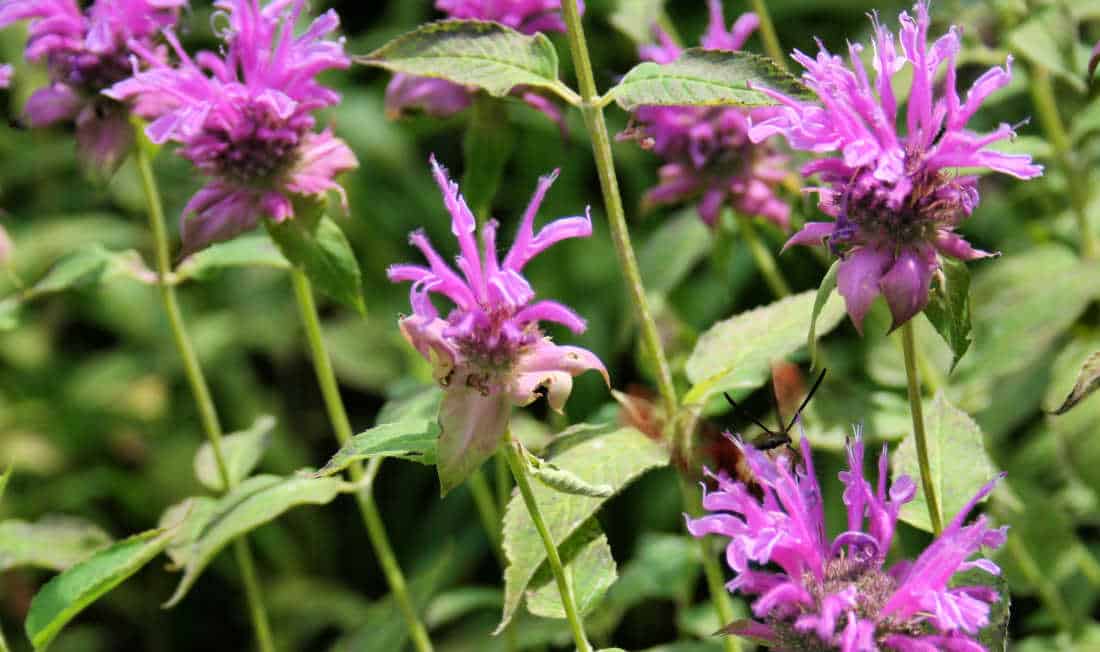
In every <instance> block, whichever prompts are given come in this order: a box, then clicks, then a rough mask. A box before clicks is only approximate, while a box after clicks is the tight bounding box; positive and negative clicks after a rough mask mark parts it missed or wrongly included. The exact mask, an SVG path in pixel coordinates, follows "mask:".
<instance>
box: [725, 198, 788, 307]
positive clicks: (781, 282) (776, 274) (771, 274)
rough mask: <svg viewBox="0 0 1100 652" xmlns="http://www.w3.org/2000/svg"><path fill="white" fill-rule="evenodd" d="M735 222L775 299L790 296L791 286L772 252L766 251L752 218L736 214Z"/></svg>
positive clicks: (766, 248)
mask: <svg viewBox="0 0 1100 652" xmlns="http://www.w3.org/2000/svg"><path fill="white" fill-rule="evenodd" d="M737 223H738V226H740V227H741V237H742V238H744V240H745V244H746V245H748V247H749V252H750V253H751V254H752V258H753V260H754V261H756V267H757V269H759V270H760V273H761V274H762V275H763V276H764V282H765V283H767V284H768V287H769V288H771V291H772V294H774V295H775V298H777V299H782V298H783V297H786V296H790V294H791V286H789V285H787V281H786V279H784V278H783V273H782V272H780V271H779V266H778V265H776V264H775V257H774V256H772V252H770V251H768V247H767V245H765V244H764V242H763V240H761V239H760V235H759V234H758V233H757V232H756V226H755V225H753V223H752V218H751V217H749V216H748V215H738V216H737Z"/></svg>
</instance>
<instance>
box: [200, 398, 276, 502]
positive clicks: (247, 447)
mask: <svg viewBox="0 0 1100 652" xmlns="http://www.w3.org/2000/svg"><path fill="white" fill-rule="evenodd" d="M274 429H275V417H273V416H270V415H266V414H265V415H263V416H261V417H258V418H257V419H256V422H255V423H253V424H252V426H251V427H250V428H248V430H242V431H240V432H234V433H232V434H229V435H226V436H225V437H223V438H222V445H221V449H222V456H223V457H224V459H225V466H226V471H227V472H228V473H229V478H230V485H233V486H235V485H237V484H239V483H240V481H241V480H244V479H245V478H247V477H248V475H249V474H250V473H252V471H253V469H255V468H256V465H257V464H259V463H260V459H261V458H263V455H264V452H266V451H267V449H268V447H269V446H271V432H272V431H273V430H274ZM194 468H195V477H196V478H198V480H199V482H200V483H202V486H204V487H206V488H207V489H210V490H211V491H219V492H220V491H224V490H225V489H226V487H225V484H224V483H223V482H222V476H221V470H220V469H219V468H218V462H217V459H216V458H215V457H214V447H213V446H211V445H210V442H206V443H204V444H203V445H202V446H200V447H199V452H198V453H196V454H195V462H194Z"/></svg>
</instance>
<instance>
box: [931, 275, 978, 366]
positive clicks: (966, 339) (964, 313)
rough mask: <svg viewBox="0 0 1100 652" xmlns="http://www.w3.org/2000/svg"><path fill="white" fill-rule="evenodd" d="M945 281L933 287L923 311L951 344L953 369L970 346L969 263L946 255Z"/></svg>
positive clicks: (944, 339)
mask: <svg viewBox="0 0 1100 652" xmlns="http://www.w3.org/2000/svg"><path fill="white" fill-rule="evenodd" d="M940 269H941V271H942V273H943V276H942V278H941V280H942V282H941V283H939V284H937V287H936V288H935V289H933V290H932V292H931V294H930V295H929V297H928V305H927V306H925V308H924V314H925V316H927V317H928V321H930V322H932V325H933V326H935V327H936V332H937V333H939V334H940V337H942V338H943V341H944V342H947V345H948V346H950V347H951V352H952V354H953V357H952V359H951V371H954V370H955V366H956V365H958V364H959V360H962V357H963V355H964V354H966V351H967V349H969V348H970V270H969V269H967V267H966V263H964V262H962V261H960V260H955V259H954V258H948V257H946V256H945V257H943V259H942V266H941V268H940Z"/></svg>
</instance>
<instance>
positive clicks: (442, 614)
mask: <svg viewBox="0 0 1100 652" xmlns="http://www.w3.org/2000/svg"><path fill="white" fill-rule="evenodd" d="M503 599H504V593H503V592H502V591H501V590H500V589H499V588H497V587H495V586H460V587H458V588H456V589H453V590H450V591H446V592H444V593H441V594H439V595H437V596H434V597H433V598H432V602H431V604H429V605H428V609H427V610H426V611H425V612H424V624H425V625H426V626H427V627H428V629H435V628H437V627H443V626H446V625H449V624H451V623H453V622H456V621H458V620H459V619H461V618H463V617H465V616H466V615H468V614H471V613H473V612H475V611H482V610H488V609H492V610H496V609H500V605H501V602H502V600H503Z"/></svg>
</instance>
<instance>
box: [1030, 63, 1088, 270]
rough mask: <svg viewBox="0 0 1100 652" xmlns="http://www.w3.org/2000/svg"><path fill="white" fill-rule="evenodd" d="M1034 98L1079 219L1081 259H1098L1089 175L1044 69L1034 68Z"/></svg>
mask: <svg viewBox="0 0 1100 652" xmlns="http://www.w3.org/2000/svg"><path fill="white" fill-rule="evenodd" d="M1031 99H1032V101H1033V102H1034V103H1035V112H1036V114H1037V115H1038V117H1039V124H1040V125H1041V126H1042V128H1043V132H1044V133H1045V134H1046V137H1047V140H1049V141H1050V144H1051V146H1052V147H1054V154H1055V156H1056V157H1057V158H1058V164H1059V165H1060V166H1061V168H1062V171H1063V173H1064V174H1065V175H1066V186H1067V187H1068V189H1069V201H1070V206H1071V207H1072V209H1073V215H1074V218H1076V220H1077V230H1078V232H1079V233H1080V238H1081V256H1082V257H1083V258H1085V259H1088V260H1095V259H1096V258H1097V255H1098V254H1100V248H1098V247H1097V243H1096V234H1095V233H1093V231H1092V228H1090V226H1089V220H1088V199H1089V189H1088V187H1087V185H1086V184H1088V174H1087V173H1086V172H1087V171H1086V170H1083V169H1082V168H1081V166H1080V165H1079V164H1078V159H1077V157H1076V156H1075V154H1074V152H1073V144H1072V142H1071V141H1070V138H1069V134H1068V133H1067V132H1066V126H1065V124H1064V123H1063V122H1062V116H1061V114H1059V113H1058V100H1057V99H1056V98H1055V96H1054V84H1053V83H1052V82H1051V79H1050V71H1049V70H1047V69H1046V68H1045V67H1044V66H1041V65H1034V66H1032V67H1031Z"/></svg>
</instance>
